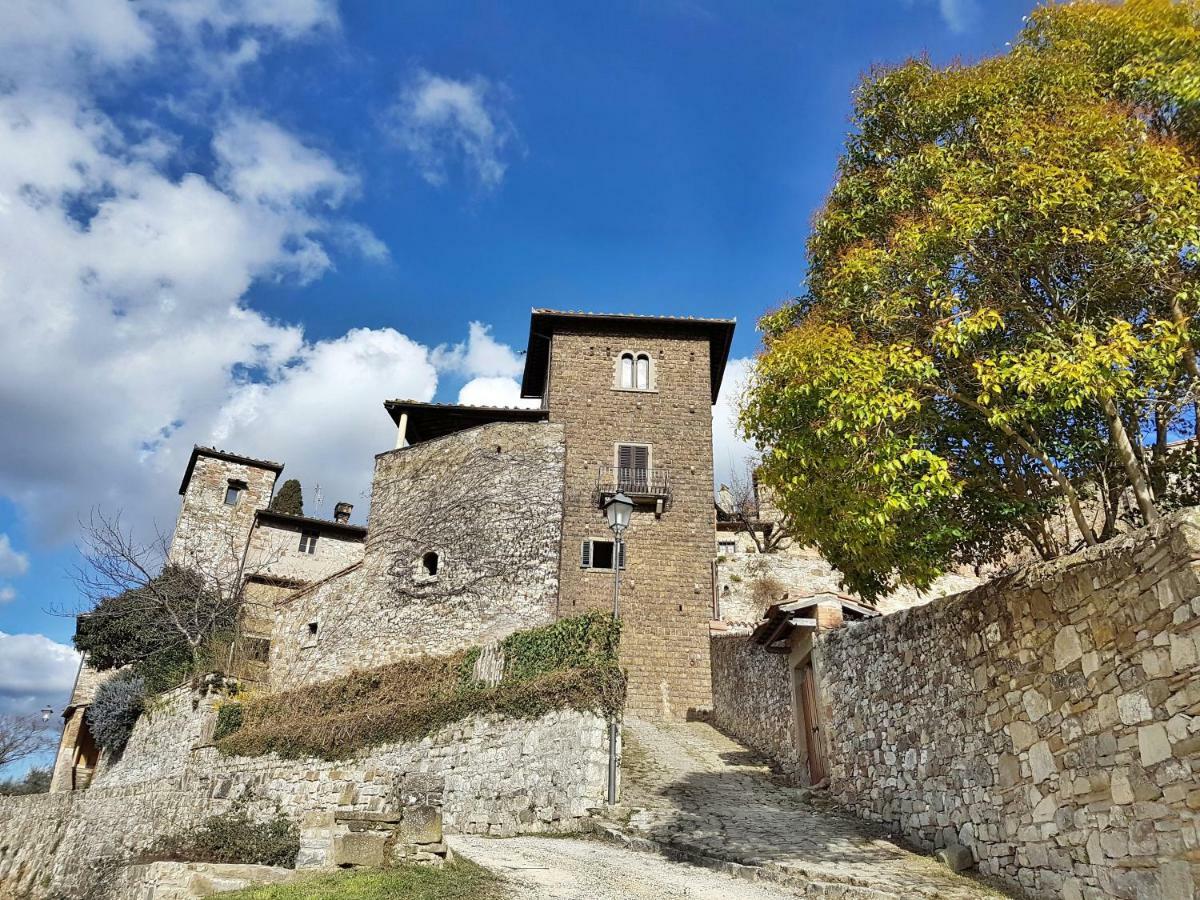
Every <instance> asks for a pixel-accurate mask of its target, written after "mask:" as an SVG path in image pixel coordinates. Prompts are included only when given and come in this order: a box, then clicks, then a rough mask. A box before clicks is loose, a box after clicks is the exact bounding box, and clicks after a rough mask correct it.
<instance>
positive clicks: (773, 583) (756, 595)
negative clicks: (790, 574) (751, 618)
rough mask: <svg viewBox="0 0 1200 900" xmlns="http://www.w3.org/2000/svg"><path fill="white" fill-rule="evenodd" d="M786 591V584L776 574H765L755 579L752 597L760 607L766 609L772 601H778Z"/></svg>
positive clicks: (751, 592) (751, 591)
mask: <svg viewBox="0 0 1200 900" xmlns="http://www.w3.org/2000/svg"><path fill="white" fill-rule="evenodd" d="M786 591H787V585H786V584H784V583H783V582H782V581H780V580H779V579H778V578H776V577H775V576H774V575H765V576H763V577H762V578H758V579H756V580H755V582H754V585H753V586H752V587H751V588H750V597H751V599H753V600H754V602H755V603H756V604H757V605H758V606H759V607H761V608H762V609H766V608H767V607H768V606H770V605H771V604H772V603H777V602H778V601H779V598H780V597H782V596H783V595H784V593H786Z"/></svg>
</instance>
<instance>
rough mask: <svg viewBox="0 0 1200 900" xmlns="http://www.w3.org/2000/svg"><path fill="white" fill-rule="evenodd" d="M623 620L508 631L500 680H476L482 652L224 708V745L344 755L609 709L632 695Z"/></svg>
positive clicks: (236, 749) (593, 617) (245, 752)
mask: <svg viewBox="0 0 1200 900" xmlns="http://www.w3.org/2000/svg"><path fill="white" fill-rule="evenodd" d="M619 635H620V626H619V623H615V622H614V621H613V620H612V619H611V617H609V616H607V615H604V614H601V613H589V614H588V615H585V616H578V617H576V618H573V619H563V620H561V621H559V622H556V623H554V624H553V625H547V626H545V627H543V628H535V629H531V630H529V631H523V632H517V633H515V634H513V635H510V636H509V637H508V638H507V639H505V640H504V641H503V642H502V643H501V646H502V648H503V650H504V673H503V677H502V678H501V681H500V683H499V684H498V685H495V686H488V685H485V684H483V683H480V682H478V681H476V680H475V678H474V674H473V670H474V663H475V660H476V659H477V658H478V655H479V651H478V650H468V651H465V652H462V653H457V654H452V655H450V656H440V657H418V658H414V659H408V660H402V661H400V662H397V663H393V664H391V665H387V666H381V667H379V668H377V669H370V670H368V671H365V672H354V673H352V674H350V675H347V676H345V677H343V678H337V679H334V680H331V681H326V682H322V683H320V684H315V685H310V686H307V687H303V688H298V689H296V690H292V691H287V692H284V693H279V694H270V695H267V696H263V697H257V698H254V699H252V700H248V701H246V702H244V703H240V704H227V705H225V706H223V707H222V708H221V712H220V717H221V721H220V722H219V725H218V731H217V734H218V735H219V739H218V740H217V741H216V743H217V746H218V747H219V748H220V750H221V751H222V752H223V753H228V754H237V755H241V756H257V755H261V754H264V753H269V752H272V751H273V752H275V753H278V754H279V755H280V756H282V757H285V758H296V757H301V756H317V757H321V758H323V759H329V760H334V759H343V758H345V757H346V756H348V755H350V754H351V753H353V752H354V751H356V750H359V749H361V748H364V747H370V746H375V745H377V744H382V743H388V742H392V741H411V740H419V739H420V738H423V737H425V736H427V735H429V734H432V733H433V732H435V731H438V730H439V729H441V728H443V727H445V726H447V725H451V724H453V723H455V722H460V721H462V720H464V719H467V718H470V717H471V716H475V715H489V714H490V715H497V716H501V717H504V718H509V719H533V718H538V717H539V716H542V715H545V714H546V713H548V712H551V711H553V710H557V709H576V710H591V711H595V712H598V713H602V714H605V715H612V714H615V713H616V712H617V711H619V710H620V709H621V708H622V707H623V706H624V703H625V678H624V675H623V674H622V673H621V671H620V669H619V668H618V666H617V648H618V643H619Z"/></svg>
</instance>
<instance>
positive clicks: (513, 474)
mask: <svg viewBox="0 0 1200 900" xmlns="http://www.w3.org/2000/svg"><path fill="white" fill-rule="evenodd" d="M563 455H564V448H563V429H562V427H561V426H558V425H551V424H548V423H545V422H539V423H495V424H490V425H484V426H481V427H479V428H473V429H470V430H468V431H463V432H459V433H456V434H452V435H448V436H446V437H444V438H440V439H437V440H432V441H427V442H425V443H421V444H416V445H414V446H411V447H405V448H403V449H400V450H393V451H390V452H388V453H383V454H380V455H379V456H378V457H376V466H375V479H374V485H373V488H372V495H371V513H370V522H369V525H368V528H369V531H368V537H367V546H366V552H365V556H364V558H363V561H362V563H361V564H359V565H358V566H356V567H353V568H351V569H349V570H347V571H345V572H343V573H341V574H339V575H337V576H334V577H332V578H330V579H327V580H326V581H324V582H322V583H320V584H318V585H316V586H314V587H313V588H310V589H308V590H305V591H300V592H298V593H296V594H294V595H292V596H291V597H289V598H288V599H287V600H285V601H283V602H281V603H280V604H279V606H278V609H277V614H276V619H275V627H274V631H273V633H272V637H271V683H272V685H273V686H275V687H276V688H284V687H294V686H295V685H296V684H298V683H303V682H308V681H319V680H325V679H328V678H332V677H336V676H338V675H342V674H345V673H347V672H349V671H351V670H353V669H364V668H371V667H374V666H379V665H383V664H385V663H389V662H394V661H395V660H397V659H400V658H403V657H406V656H416V655H420V654H445V653H449V652H452V651H454V650H458V649H462V648H465V647H471V646H478V645H480V644H483V643H486V642H487V641H489V640H496V639H498V638H502V637H505V636H507V635H508V634H510V633H511V632H513V631H517V630H520V629H522V628H531V627H534V626H537V625H544V624H547V623H549V622H552V621H554V618H555V614H556V607H557V598H558V547H559V534H560V526H561V522H562V478H563V474H562V473H563ZM427 554H436V557H437V565H436V572H432V573H431V572H428V571H426V565H425V560H426V555H427Z"/></svg>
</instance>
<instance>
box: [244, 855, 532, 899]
mask: <svg viewBox="0 0 1200 900" xmlns="http://www.w3.org/2000/svg"><path fill="white" fill-rule="evenodd" d="M508 896H511V895H510V894H509V893H508V891H507V890H505V888H504V882H503V881H502V880H501V879H500V878H498V877H497V876H495V875H493V874H492V873H491V872H489V871H487V869H484V868H482V867H480V866H477V865H475V863H473V862H471V861H470V860H466V859H462V858H459V859H456V860H455V861H454V862H452V863H450V864H448V865H446V866H443V867H442V868H440V869H434V868H431V867H428V866H416V865H409V866H398V867H396V868H394V869H382V870H378V871H370V872H345V873H339V874H337V875H323V876H319V877H316V878H312V879H306V880H304V881H298V882H296V883H294V884H285V885H272V886H269V887H261V888H249V889H247V890H244V891H236V892H234V893H230V894H222V895H221V897H222V898H227V900H499V898H503V897H508Z"/></svg>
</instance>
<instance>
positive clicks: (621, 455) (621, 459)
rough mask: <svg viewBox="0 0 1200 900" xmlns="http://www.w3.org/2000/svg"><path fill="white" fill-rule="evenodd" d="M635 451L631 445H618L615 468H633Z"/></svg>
mask: <svg viewBox="0 0 1200 900" xmlns="http://www.w3.org/2000/svg"><path fill="white" fill-rule="evenodd" d="M635 449H636V448H635V447H634V446H633V444H619V445H618V446H617V468H620V469H632V468H633V451H634V450H635Z"/></svg>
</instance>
